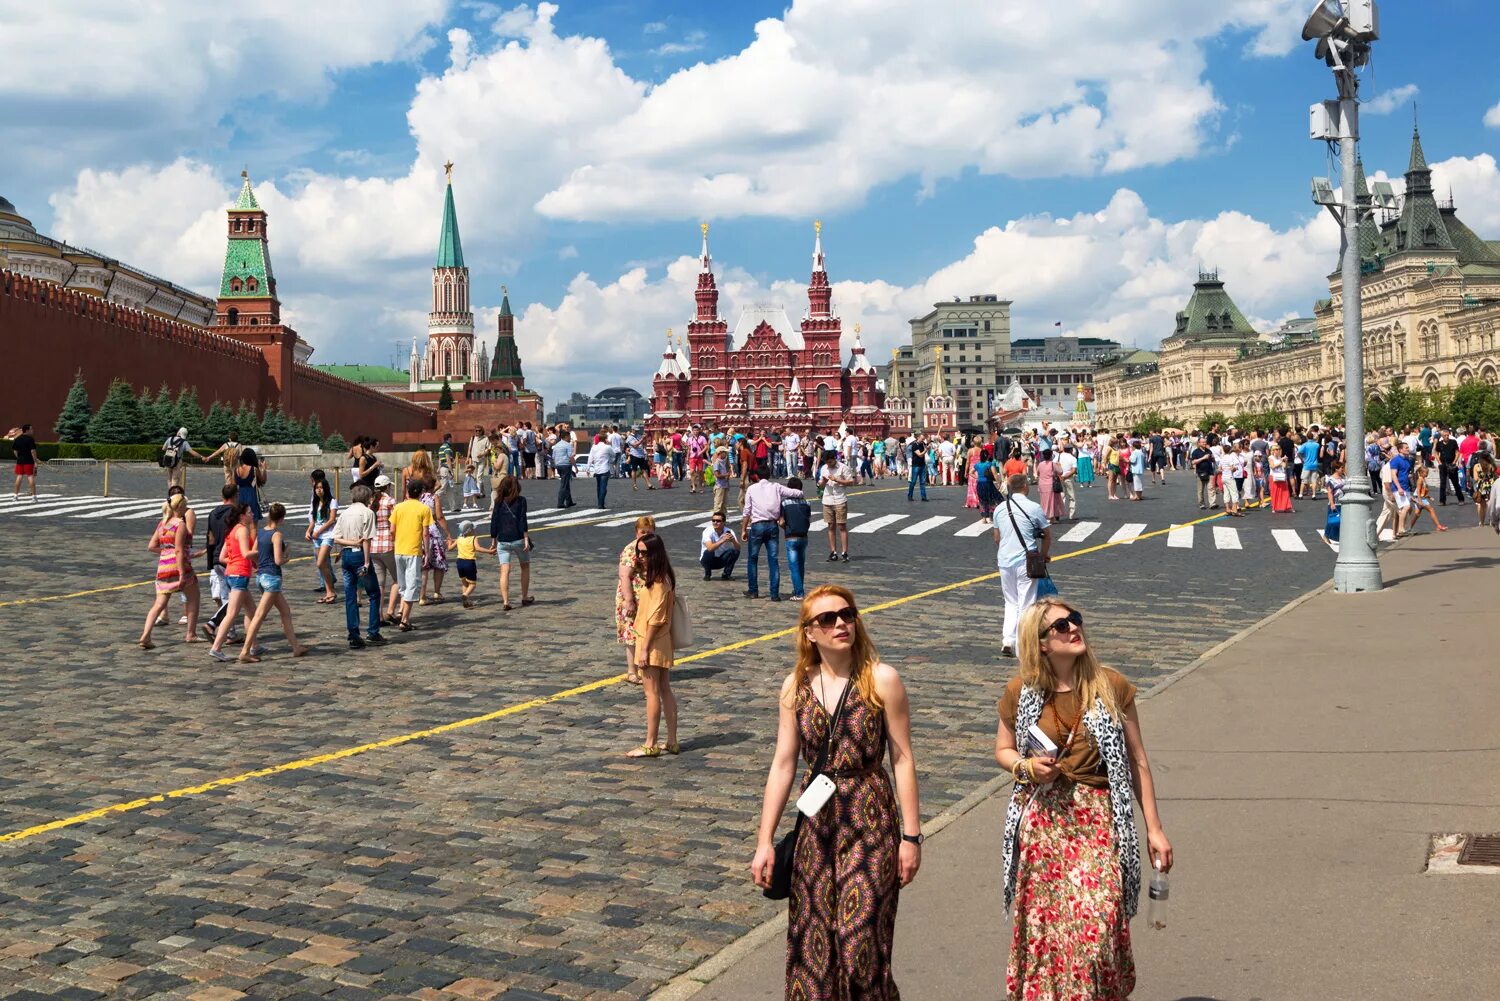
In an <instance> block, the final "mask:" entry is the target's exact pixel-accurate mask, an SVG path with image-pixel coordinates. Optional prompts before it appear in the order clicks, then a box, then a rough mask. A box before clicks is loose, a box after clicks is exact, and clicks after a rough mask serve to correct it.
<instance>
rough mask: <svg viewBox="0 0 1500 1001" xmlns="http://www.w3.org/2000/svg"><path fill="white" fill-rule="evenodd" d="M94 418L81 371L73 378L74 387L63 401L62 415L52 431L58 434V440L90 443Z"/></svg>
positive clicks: (58, 416) (59, 415) (58, 417)
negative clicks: (91, 424) (92, 419)
mask: <svg viewBox="0 0 1500 1001" xmlns="http://www.w3.org/2000/svg"><path fill="white" fill-rule="evenodd" d="M92 416H93V409H92V408H90V407H89V391H88V387H87V386H85V385H84V384H83V372H81V371H80V372H79V373H78V374H77V375H76V376H75V377H74V378H73V387H72V388H71V389H69V390H68V398H67V399H66V400H64V401H63V408H62V413H60V414H58V415H57V423H56V424H54V425H52V430H53V431H55V432H57V440H58V441H68V442H82V441H88V436H89V418H90V417H92Z"/></svg>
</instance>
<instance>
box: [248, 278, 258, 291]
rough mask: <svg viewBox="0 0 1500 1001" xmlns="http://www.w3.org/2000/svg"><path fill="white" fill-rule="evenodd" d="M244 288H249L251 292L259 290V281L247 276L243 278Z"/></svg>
mask: <svg viewBox="0 0 1500 1001" xmlns="http://www.w3.org/2000/svg"><path fill="white" fill-rule="evenodd" d="M245 288H247V289H249V290H250V291H251V292H256V291H259V290H260V282H258V281H256V280H255V279H254V278H248V279H246V280H245Z"/></svg>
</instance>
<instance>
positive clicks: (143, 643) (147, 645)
mask: <svg viewBox="0 0 1500 1001" xmlns="http://www.w3.org/2000/svg"><path fill="white" fill-rule="evenodd" d="M136 646H138V647H140V648H141V649H142V650H155V649H156V644H155V643H152V642H151V641H150V640H137V641H136Z"/></svg>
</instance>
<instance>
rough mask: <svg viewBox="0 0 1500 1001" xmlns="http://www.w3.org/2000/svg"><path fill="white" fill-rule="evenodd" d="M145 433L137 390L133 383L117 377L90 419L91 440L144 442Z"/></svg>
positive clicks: (101, 441)
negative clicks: (136, 395) (137, 400)
mask: <svg viewBox="0 0 1500 1001" xmlns="http://www.w3.org/2000/svg"><path fill="white" fill-rule="evenodd" d="M147 395H149V393H148V394H147ZM145 433H146V430H145V428H143V427H142V426H141V413H140V406H139V404H138V403H137V402H136V397H135V392H134V390H132V389H131V387H130V383H129V382H127V381H125V380H124V379H116V380H115V381H114V382H112V383H110V384H109V392H108V393H106V394H105V397H104V402H103V403H101V404H99V410H98V411H97V412H96V413H95V414H94V416H93V418H92V419H90V420H89V427H88V440H89V441H91V442H98V443H100V444H103V445H133V444H138V443H140V442H142V441H143V440H144V436H145Z"/></svg>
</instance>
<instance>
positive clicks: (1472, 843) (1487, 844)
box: [1458, 834, 1500, 866]
mask: <svg viewBox="0 0 1500 1001" xmlns="http://www.w3.org/2000/svg"><path fill="white" fill-rule="evenodd" d="M1458 864H1459V865H1494V866H1500V834H1466V835H1464V846H1463V848H1462V849H1461V850H1460V851H1459V853H1458Z"/></svg>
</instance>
